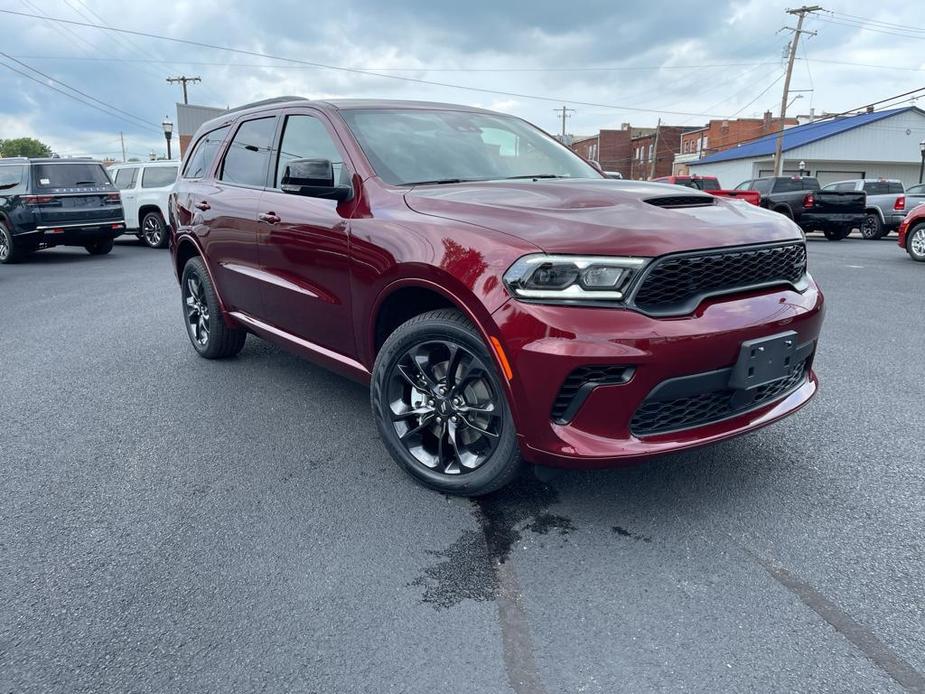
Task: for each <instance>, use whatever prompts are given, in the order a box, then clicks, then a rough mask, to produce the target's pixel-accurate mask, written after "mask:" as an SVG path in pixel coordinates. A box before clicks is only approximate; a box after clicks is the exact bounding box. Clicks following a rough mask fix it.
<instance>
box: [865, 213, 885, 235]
mask: <svg viewBox="0 0 925 694" xmlns="http://www.w3.org/2000/svg"><path fill="white" fill-rule="evenodd" d="M861 236H863V237H864V238H865V239H869V240H874V239H879V238H880V237H881V236H883V222H882V221H881V219H880V215H878V214H877V213H875V212H868V213H867V214H865V215H864V222H863V223H862V224H861Z"/></svg>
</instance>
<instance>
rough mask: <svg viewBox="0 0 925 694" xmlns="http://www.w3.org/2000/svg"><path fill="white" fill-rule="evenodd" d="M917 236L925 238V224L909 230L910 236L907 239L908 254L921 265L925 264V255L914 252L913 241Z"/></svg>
mask: <svg viewBox="0 0 925 694" xmlns="http://www.w3.org/2000/svg"><path fill="white" fill-rule="evenodd" d="M917 235H923V236H925V224H919V225H918V226H917V227H914V228H912V229H910V230H909V235H908V237H907V238H906V252H907V253H908V254H909V257H910V258H912V259H913V260H915V261H917V262H920V263H925V255H918V254H917V253H916V252H915V251H913V250H912V239H913V238H914V237H915V236H917Z"/></svg>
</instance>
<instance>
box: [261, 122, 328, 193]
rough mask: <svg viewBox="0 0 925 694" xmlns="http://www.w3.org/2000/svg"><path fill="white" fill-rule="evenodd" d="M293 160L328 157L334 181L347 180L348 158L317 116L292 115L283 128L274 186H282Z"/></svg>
mask: <svg viewBox="0 0 925 694" xmlns="http://www.w3.org/2000/svg"><path fill="white" fill-rule="evenodd" d="M293 159H327V160H328V161H330V162H331V163H332V164H333V165H334V182H335V183H337V182H343V181H342V176H343V170H344V161H343V159H344V158H343V157H342V156H341V154H340V151H339V150H338V149H337V145H336V144H334V140H333V139H332V138H331V136H330V135H329V134H328V131H327V129H325V127H324V123H322V122H321V121H320V120H318V119H317V118H315V117H314V116H289V117H288V118H286V129H285V130H284V131H283V139H282V144H281V146H280V148H279V160H278V162H277V164H276V178H275V179H274V185H275V186H276V187H277V188H279V185H280V181H282V180H283V174H284V173H285V172H286V165H287V164H288V163H289V162H290V161H292V160H293Z"/></svg>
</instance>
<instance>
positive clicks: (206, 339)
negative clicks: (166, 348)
mask: <svg viewBox="0 0 925 694" xmlns="http://www.w3.org/2000/svg"><path fill="white" fill-rule="evenodd" d="M180 295H181V297H182V299H181V306H182V308H183V322H184V324H185V325H186V335H187V337H189V339H190V342H191V343H192V345H193V349H195V350H196V352H197V353H198V354H199V356H200V357H203V358H205V359H227V358H228V357H233V356H234V355H236V354H237V353H238V352H240V351H241V348H242V347H244V341H245V340H246V339H247V331H246V330H241V329H240V328H230V327H228V326H227V325H226V324H225V321H224V320H223V318H222V313H221V309H220V308H219V305H218V296H217V295H216V294H215V287H213V286H212V280H211V279H209V273H208V272H206V266H205V264H204V263H203V262H202V259H201V258H191V259H190V261H189V262H188V263H187V264H186V265H184V266H183V274H182V276H181V280H180Z"/></svg>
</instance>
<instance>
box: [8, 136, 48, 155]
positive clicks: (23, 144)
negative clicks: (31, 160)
mask: <svg viewBox="0 0 925 694" xmlns="http://www.w3.org/2000/svg"><path fill="white" fill-rule="evenodd" d="M50 156H51V147H49V146H48V145H46V144H45V143H44V142H39V141H38V140H36V139H35V138H34V137H18V138H16V139H13V140H0V157H50Z"/></svg>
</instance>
